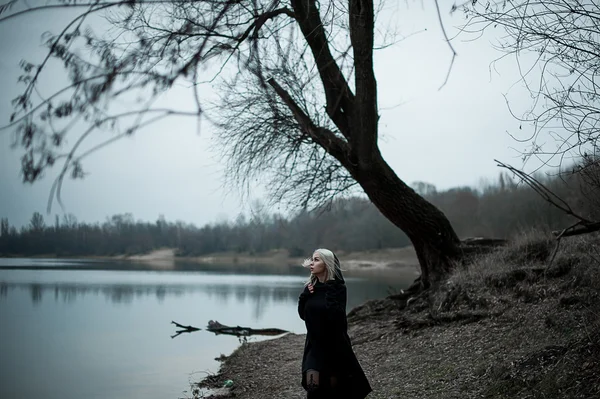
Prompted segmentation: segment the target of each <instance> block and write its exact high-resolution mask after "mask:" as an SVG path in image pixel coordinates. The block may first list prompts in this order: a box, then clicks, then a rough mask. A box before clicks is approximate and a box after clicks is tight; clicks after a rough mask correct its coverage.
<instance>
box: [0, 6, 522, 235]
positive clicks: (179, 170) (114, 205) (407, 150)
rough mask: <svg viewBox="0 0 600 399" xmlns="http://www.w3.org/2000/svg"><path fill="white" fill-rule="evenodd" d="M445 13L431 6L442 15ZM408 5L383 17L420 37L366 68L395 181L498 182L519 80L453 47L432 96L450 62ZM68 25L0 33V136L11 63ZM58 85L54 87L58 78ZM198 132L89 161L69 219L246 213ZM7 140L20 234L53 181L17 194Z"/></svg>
mask: <svg viewBox="0 0 600 399" xmlns="http://www.w3.org/2000/svg"><path fill="white" fill-rule="evenodd" d="M453 2H454V1H445V0H441V1H440V4H441V6H442V9H443V10H449V9H450V6H451V5H452V4H453ZM408 3H409V5H407V3H406V2H398V4H395V5H394V7H391V8H390V9H389V13H388V15H390V16H395V18H397V20H398V21H399V24H398V27H399V28H400V32H401V33H403V34H405V35H409V34H410V33H412V32H418V31H423V30H424V29H426V31H423V32H421V33H418V34H415V35H413V36H411V37H409V38H408V39H406V40H403V41H401V42H400V43H398V44H396V45H395V46H393V47H392V48H389V49H386V50H385V51H380V52H377V54H376V59H375V62H376V65H375V68H376V76H377V81H378V84H379V86H378V87H379V88H378V90H379V106H380V114H381V119H380V135H381V139H380V141H381V143H380V146H381V150H382V153H383V155H384V157H385V158H386V160H387V161H388V163H389V164H390V165H391V166H392V168H393V169H394V170H395V171H396V173H397V174H398V175H399V177H400V178H401V179H403V180H404V181H406V182H408V183H411V182H414V181H425V182H428V183H431V184H434V185H435V186H436V187H437V188H438V189H447V188H450V187H454V186H464V185H470V186H476V185H478V184H479V183H480V181H481V179H485V178H488V179H495V178H496V177H497V175H498V173H499V172H500V170H499V169H498V167H497V166H496V165H495V162H494V161H493V159H494V158H497V159H500V160H502V161H505V162H508V163H512V164H513V165H516V166H520V165H521V164H520V158H519V156H518V153H517V152H516V151H515V148H516V149H523V148H524V146H523V145H522V144H521V145H519V144H518V143H516V142H515V141H514V140H513V139H511V137H510V136H509V135H508V134H507V131H511V132H515V131H517V129H518V126H519V123H518V122H517V121H516V120H514V119H513V118H512V117H511V115H510V113H509V110H508V108H507V106H506V103H505V99H504V97H503V94H506V93H508V94H509V96H510V97H509V98H510V99H511V101H512V102H511V104H512V105H513V106H514V107H515V108H516V109H521V110H524V107H525V105H526V104H527V101H528V96H527V94H526V92H525V91H524V90H523V89H522V88H521V86H520V85H517V86H514V87H512V88H511V86H512V85H513V84H514V83H515V82H516V81H517V80H518V79H517V74H516V67H515V62H514V58H507V59H506V60H503V61H502V62H500V63H499V64H498V65H497V67H496V70H495V71H493V72H490V62H491V61H492V60H494V59H495V58H497V57H499V55H500V54H499V53H498V52H496V51H495V50H493V49H492V47H491V45H490V40H493V36H487V37H484V38H482V39H479V40H477V41H470V42H466V41H464V42H461V41H456V42H454V46H455V48H456V50H457V52H458V56H457V58H456V61H455V63H454V67H453V69H452V72H451V75H450V78H449V81H448V83H447V84H446V86H445V87H443V88H442V89H441V90H439V91H438V88H439V87H440V85H441V84H442V83H443V81H444V78H445V76H446V73H447V70H448V67H449V64H450V60H451V52H450V50H449V48H448V47H447V45H446V43H445V42H444V39H443V35H442V33H441V31H440V27H439V23H438V21H437V15H436V14H435V6H434V4H433V2H424V3H423V4H420V3H418V2H414V3H413V2H408ZM447 14H448V13H447V11H444V15H445V25H446V27H447V29H448V31H449V34H450V35H452V34H453V33H455V30H454V28H453V27H454V26H458V25H459V23H460V22H461V21H462V19H461V18H460V14H459V15H457V16H454V17H450V16H448V15H447ZM67 17H68V16H67V15H65V14H64V12H62V13H52V15H49V14H37V15H35V16H34V17H33V18H31V17H29V18H27V19H26V18H17V19H13V20H10V21H8V22H7V23H2V24H0V54H1V55H2V57H1V58H0V125H4V124H5V123H7V122H8V120H9V115H10V113H11V112H12V108H11V105H10V100H11V99H12V98H14V97H15V96H16V95H17V94H19V88H20V87H19V86H17V84H16V81H17V76H18V73H19V71H18V63H19V61H20V60H21V59H22V58H27V59H28V60H36V59H37V60H39V59H40V58H41V57H43V56H44V49H43V47H42V46H41V42H42V41H41V38H40V36H41V33H42V32H43V31H45V30H51V31H54V32H56V31H57V30H58V29H59V28H60V27H61V22H62V21H64V20H66V18H67ZM465 39H467V37H465ZM38 62H39V61H38ZM56 74H57V76H56V79H57V80H58V81H60V79H62V77H61V76H60V71H59V70H57V71H56ZM53 80H54V79H49V81H47V85H48V86H50V85H52V83H53ZM54 83H56V81H54ZM47 89H48V92H49V90H50V87H48V88H47ZM168 101H169V102H170V104H175V105H176V104H182V107H185V106H186V104H187V105H188V106H189V104H191V103H192V97H191V94H190V93H189V91H188V90H185V89H183V88H177V89H176V91H175V92H173V93H169V95H168ZM202 126H203V129H202V130H201V131H200V134H198V133H197V130H196V124H195V121H194V120H190V119H185V118H172V119H169V120H167V121H166V122H162V123H159V124H156V125H153V126H151V127H149V128H146V129H145V130H144V131H142V132H138V133H137V134H135V135H134V136H133V137H131V138H128V139H125V140H121V141H119V142H117V143H116V144H114V145H112V146H110V147H108V148H105V149H103V150H102V151H100V152H97V153H95V154H94V155H92V156H90V157H89V158H88V160H87V161H86V162H85V164H84V168H85V170H86V171H87V172H89V175H88V176H87V177H86V178H85V179H84V180H83V181H81V180H78V181H72V180H68V181H67V182H66V184H65V186H64V189H63V200H64V204H65V207H66V212H68V213H73V214H74V215H75V216H77V218H78V219H79V220H80V221H86V222H96V221H103V220H104V219H105V218H106V217H108V216H110V215H113V214H117V213H125V212H130V213H133V215H134V217H135V218H136V219H141V220H148V221H154V220H156V219H157V217H158V215H159V214H164V215H165V217H166V218H167V220H171V221H174V220H182V221H185V222H189V223H194V224H196V225H202V224H205V223H210V222H215V221H217V220H223V219H225V218H229V219H233V218H235V216H236V215H238V214H239V213H240V212H243V211H247V210H248V201H245V202H244V201H242V199H241V198H240V197H239V196H238V195H237V191H236V190H235V188H233V189H231V188H227V187H224V186H223V183H222V169H223V166H224V164H223V163H222V162H221V160H220V159H219V158H218V156H217V154H216V153H214V152H211V150H210V149H209V145H210V143H211V141H210V134H211V132H210V127H209V126H208V125H207V124H204V125H202ZM12 138H13V136H12V132H10V131H6V130H4V131H0V216H7V217H8V218H9V221H10V223H11V224H14V225H17V226H21V225H23V224H26V223H27V222H28V220H29V219H30V217H31V214H32V213H33V212H34V211H40V212H44V213H45V209H46V203H47V200H48V196H49V192H50V187H51V185H52V182H53V180H54V178H55V177H56V173H57V170H51V171H50V172H47V173H46V175H45V177H44V179H43V180H42V181H40V182H38V183H36V184H35V185H33V186H31V185H23V184H22V183H21V176H20V163H19V162H20V161H19V158H20V156H21V154H20V153H19V152H18V151H15V150H11V148H10V143H11V140H12ZM252 196H253V197H255V198H260V197H261V196H262V194H261V193H260V192H256V193H253V194H252ZM275 210H277V209H273V211H275ZM279 211H282V212H285V210H283V209H280V210H279ZM55 213H58V214H61V213H62V211H61V209H60V208H59V207H57V206H55V207H54V208H53V211H52V216H48V215H46V219H47V221H49V220H51V219H53V217H54V216H53V215H54V214H55Z"/></svg>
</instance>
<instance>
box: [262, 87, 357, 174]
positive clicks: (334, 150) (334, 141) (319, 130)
mask: <svg viewBox="0 0 600 399" xmlns="http://www.w3.org/2000/svg"><path fill="white" fill-rule="evenodd" d="M267 82H268V83H269V85H271V87H273V89H274V90H275V93H277V95H278V96H279V97H280V98H281V100H282V101H283V102H284V103H285V104H286V105H287V107H288V108H289V109H290V111H291V112H292V114H293V115H294V118H295V119H296V121H297V122H298V124H299V125H300V127H301V129H302V131H303V132H304V133H306V134H307V135H309V136H310V137H311V138H312V139H313V140H315V142H317V143H319V145H320V146H321V147H323V148H324V149H325V151H327V152H328V153H329V154H331V155H332V156H333V157H335V159H337V160H338V161H339V162H340V163H341V164H342V165H344V166H346V165H348V164H349V162H348V157H347V154H348V145H347V144H346V143H345V142H344V141H343V140H342V139H340V138H339V137H337V136H336V135H335V134H334V133H333V132H332V131H331V130H329V129H325V128H323V127H318V126H316V125H315V124H314V123H313V121H312V120H311V119H310V117H309V116H308V115H307V114H306V113H305V112H304V111H303V110H302V108H300V107H299V106H298V104H297V103H296V102H295V101H294V99H293V98H292V96H290V95H289V93H288V92H287V91H285V89H283V88H282V87H281V86H280V85H279V84H278V83H277V82H276V81H275V79H273V78H271V79H269V80H268V81H267Z"/></svg>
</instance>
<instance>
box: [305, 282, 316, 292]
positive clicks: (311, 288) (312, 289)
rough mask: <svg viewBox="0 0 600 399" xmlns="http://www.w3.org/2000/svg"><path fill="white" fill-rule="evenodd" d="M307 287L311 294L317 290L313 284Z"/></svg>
mask: <svg viewBox="0 0 600 399" xmlns="http://www.w3.org/2000/svg"><path fill="white" fill-rule="evenodd" d="M307 287H308V290H309V291H310V293H311V294H312V293H313V292H314V291H315V287H313V285H312V284H309V285H308V286H307Z"/></svg>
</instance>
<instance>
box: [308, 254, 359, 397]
mask: <svg viewBox="0 0 600 399" xmlns="http://www.w3.org/2000/svg"><path fill="white" fill-rule="evenodd" d="M305 266H310V273H311V275H310V279H309V281H308V282H307V283H306V286H305V287H304V291H303V292H302V294H300V298H299V300H298V313H299V315H300V318H301V319H302V320H304V322H305V323H306V343H305V345H304V356H303V357H302V386H303V387H304V389H306V392H307V398H308V399H319V398H323V399H325V398H326V399H334V398H344V399H350V398H352V399H362V398H364V397H365V396H367V394H368V393H369V392H371V386H370V385H369V381H367V377H366V376H365V374H364V372H363V370H362V368H361V367H360V364H359V363H358V360H357V359H356V356H355V355H354V352H353V351H352V344H351V343H350V338H349V337H348V322H347V320H346V284H345V282H344V277H343V276H342V270H341V268H340V261H339V260H338V258H337V257H336V256H335V254H334V253H333V252H331V251H330V250H328V249H317V250H316V251H315V252H314V254H313V256H312V258H311V259H307V261H306V262H305Z"/></svg>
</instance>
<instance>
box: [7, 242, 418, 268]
mask: <svg viewBox="0 0 600 399" xmlns="http://www.w3.org/2000/svg"><path fill="white" fill-rule="evenodd" d="M337 254H338V256H339V258H340V260H341V261H342V265H343V266H342V267H343V268H344V269H346V270H390V269H401V268H402V269H404V268H407V267H413V268H415V269H417V266H418V261H417V257H416V254H415V252H414V249H413V248H412V247H403V248H386V249H380V250H371V251H361V252H348V253H345V252H342V251H338V252H337ZM2 257H4V258H19V257H23V258H32V259H44V258H46V259H60V258H63V259H106V260H122V261H128V262H136V263H146V264H153V265H162V266H167V265H169V264H173V263H175V262H177V261H185V262H195V263H206V264H223V265H232V264H260V265H272V266H282V265H285V266H295V265H301V264H302V261H303V258H302V257H290V256H289V255H288V253H287V251H286V250H273V251H268V252H265V253H261V254H250V253H233V252H223V253H214V254H208V255H203V256H176V250H175V249H174V248H162V249H157V250H154V251H151V252H149V253H147V254H142V255H113V256H94V255H86V256H57V255H56V254H47V255H35V256H31V255H20V256H2Z"/></svg>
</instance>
